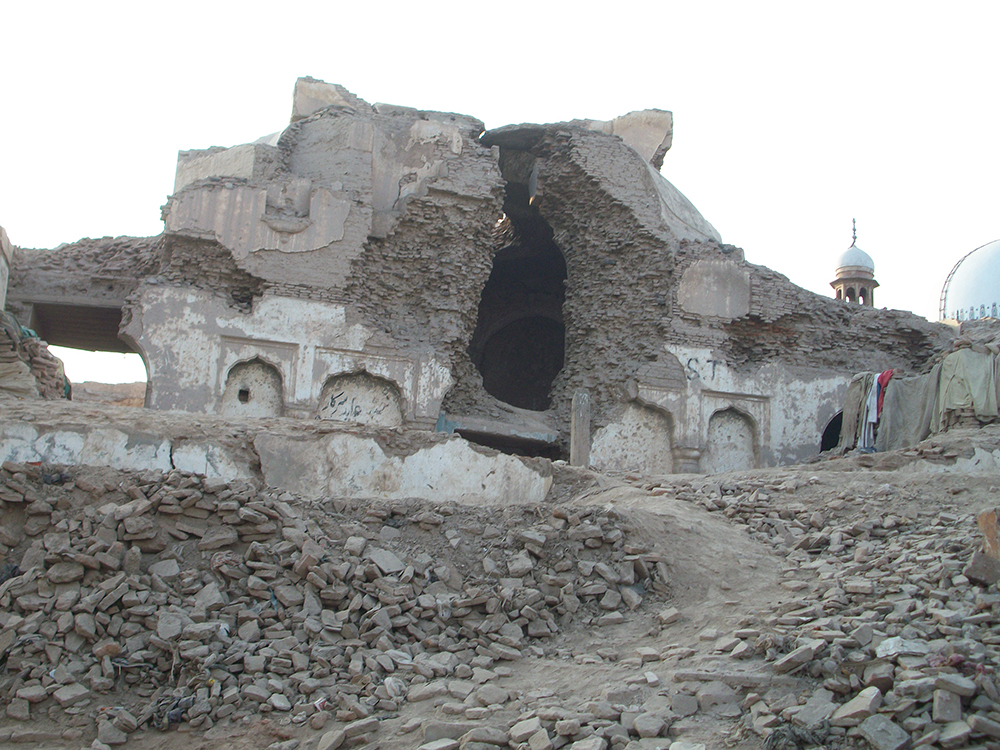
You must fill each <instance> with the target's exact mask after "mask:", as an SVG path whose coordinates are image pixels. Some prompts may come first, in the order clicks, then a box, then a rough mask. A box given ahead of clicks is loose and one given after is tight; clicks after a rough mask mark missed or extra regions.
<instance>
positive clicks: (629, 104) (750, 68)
mask: <svg viewBox="0 0 1000 750" xmlns="http://www.w3.org/2000/svg"><path fill="white" fill-rule="evenodd" d="M361 5H362V3H355V4H346V3H339V2H322V3H311V2H300V3H288V4H283V5H282V4H277V3H273V2H269V3H256V2H240V3H214V2H211V1H210V0H202V1H201V2H197V3H195V2H187V1H181V2H172V3H168V4H165V5H164V4H148V3H136V2H128V3H102V2H91V3H78V2H73V3H35V4H29V3H21V4H18V5H16V6H12V7H9V8H6V9H5V11H4V58H5V63H4V65H3V68H2V71H0V103H2V112H3V120H2V121H3V124H2V126H0V132H2V133H3V134H4V136H5V137H4V139H3V145H2V146H0V175H2V178H0V225H2V226H3V227H5V228H6V230H7V232H8V234H9V236H10V238H11V241H12V242H13V243H14V244H17V245H21V246H24V247H53V246H56V245H58V244H59V243H62V242H70V241H74V240H76V239H79V238H80V237H85V236H89V237H100V236H104V235H121V234H131V235H153V234H158V233H159V232H160V230H161V228H162V224H161V223H160V211H159V207H160V206H161V205H162V204H163V203H164V202H165V199H166V197H167V195H168V194H169V193H170V192H171V190H172V187H173V179H174V168H175V164H176V157H177V151H178V150H181V149H192V148H205V147H208V146H231V145H235V144H238V143H245V142H248V141H252V140H255V139H257V138H258V137H260V136H262V135H265V134H268V133H272V132H275V131H278V130H281V129H282V128H283V127H285V126H286V125H287V124H288V116H289V114H290V110H291V95H292V88H293V86H294V83H295V79H296V78H297V77H299V76H306V75H311V76H313V77H315V78H320V79H323V80H326V81H330V82H335V83H340V84H342V85H344V86H346V87H347V88H348V89H350V90H351V91H353V92H354V93H356V94H357V95H358V96H360V97H362V98H364V99H366V100H367V101H369V102H389V103H394V104H403V105H408V106H414V107H418V108H422V109H438V110H445V111H454V112H462V113H465V114H470V115H474V116H476V117H479V118H480V119H482V120H483V121H484V122H485V123H486V126H487V127H488V128H491V127H498V126H501V125H505V124H509V123H516V122H557V121H562V120H569V119H573V118H595V119H609V118H611V117H614V116H616V115H619V114H624V113H625V112H628V111H630V110H635V109H643V108H653V107H655V108H661V109H669V110H671V111H673V113H674V145H673V148H672V150H671V151H670V152H669V153H668V154H667V157H666V159H665V161H664V165H663V170H662V172H663V174H664V176H665V177H666V178H667V179H669V180H670V181H671V182H673V183H674V184H675V185H676V186H677V187H678V188H679V189H680V190H681V191H682V192H683V193H684V194H685V195H687V196H688V198H690V199H691V200H692V202H693V203H694V204H695V205H696V206H697V207H698V209H699V210H700V211H701V212H702V214H703V215H704V216H705V218H706V219H708V220H709V221H710V222H712V223H713V224H714V225H715V227H716V228H717V229H718V230H719V232H720V233H721V234H722V238H723V240H724V241H725V242H727V243H731V244H733V245H737V246H739V247H742V248H743V249H744V250H745V252H746V257H747V259H748V260H749V261H750V262H753V263H759V264H762V265H766V266H769V267H771V268H773V269H775V270H777V271H779V272H781V273H783V274H785V275H787V276H788V277H789V278H791V279H792V281H794V282H795V283H797V284H800V285H801V286H804V287H806V288H808V289H811V290H813V291H815V292H818V293H820V294H824V295H827V294H830V292H831V290H830V287H829V282H830V280H831V279H832V278H833V273H834V266H835V264H836V259H837V257H838V256H839V255H840V253H841V252H843V251H844V250H845V249H846V248H847V247H848V246H849V245H850V244H851V219H852V218H857V222H858V246H859V247H861V248H862V249H864V250H865V251H866V252H868V253H869V254H870V255H871V256H872V258H873V259H874V261H875V267H876V278H877V279H878V281H879V282H880V283H881V285H882V286H881V288H880V289H878V290H877V291H876V293H875V302H876V305H877V306H879V307H883V306H886V307H893V308H901V309H908V310H913V311H915V312H917V313H919V314H921V315H925V316H927V317H929V318H931V319H936V317H937V308H938V296H939V294H940V291H941V286H942V283H943V281H944V279H945V276H946V275H947V273H948V271H949V270H950V269H951V267H952V266H953V265H954V264H955V262H956V261H958V260H959V259H960V258H961V257H962V256H963V255H964V254H965V253H967V252H969V251H970V250H972V249H974V248H976V247H978V246H979V245H982V244H984V243H986V242H989V241H991V240H994V239H997V238H998V237H1000V215H998V206H1000V181H998V180H997V177H996V175H997V173H998V168H1000V138H998V136H997V124H998V123H1000V96H998V95H997V91H998V81H997V78H998V64H997V52H996V46H997V42H996V33H997V29H998V28H1000V3H996V2H960V1H959V2H955V3H949V4H947V5H946V4H944V3H940V2H938V3H933V4H932V3H929V2H877V1H874V0H867V1H866V2H836V3H832V2H828V3H822V2H801V1H797V2H766V1H763V2H746V1H744V0H741V1H733V2H710V1H709V2H704V1H698V2H695V1H694V0H692V1H690V2H656V3H653V2H649V3H642V2H628V1H620V2H614V3H601V4H587V3H566V2H560V3H550V2H545V0H536V1H535V2H507V3H461V4H458V3H453V2H448V1H446V0H442V1H441V2H437V3H412V2H406V3H395V2H380V3H371V4H368V5H369V8H370V9H366V8H361V7H360V6H361Z"/></svg>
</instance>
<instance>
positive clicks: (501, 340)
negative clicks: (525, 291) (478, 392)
mask: <svg viewBox="0 0 1000 750" xmlns="http://www.w3.org/2000/svg"><path fill="white" fill-rule="evenodd" d="M565 346H566V331H565V328H564V327H563V324H562V323H561V322H559V321H557V320H552V319H551V318H546V317H543V316H541V315H533V316H531V317H525V318H520V319H518V320H515V321H513V322H511V323H509V324H507V325H506V326H504V327H503V328H501V329H500V330H499V331H497V332H496V333H494V334H493V335H492V336H490V337H489V339H487V341H486V343H485V344H484V345H483V351H482V355H481V357H480V359H479V362H478V363H477V364H478V366H479V371H480V373H482V376H483V387H485V388H486V391H487V393H490V394H492V395H493V396H496V397H497V398H498V399H500V400H501V401H504V402H505V403H508V404H510V405H511V406H517V407H519V408H521V409H530V410H532V411H544V410H545V409H548V408H549V404H550V403H551V399H550V398H549V390H550V389H551V388H552V381H554V380H555V378H556V375H558V374H559V371H560V370H562V367H563V355H564V350H565Z"/></svg>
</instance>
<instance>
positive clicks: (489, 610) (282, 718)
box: [0, 427, 1000, 750]
mask: <svg viewBox="0 0 1000 750" xmlns="http://www.w3.org/2000/svg"><path fill="white" fill-rule="evenodd" d="M998 462H1000V430H998V429H997V428H996V427H991V428H986V429H982V430H958V431H954V432H951V433H946V434H945V435H942V436H937V437H936V438H934V439H933V440H931V441H927V442H925V443H924V444H921V446H918V447H917V448H915V449H910V450H908V451H902V452H897V453H891V454H875V455H868V456H856V457H846V458H839V459H836V460H832V461H825V462H820V463H817V464H814V465H811V466H805V467H798V468H796V469H780V470H765V471H756V472H750V473H740V474H728V475H719V476H715V477H703V476H698V477H694V476H664V477H631V476H622V477H607V476H602V475H598V474H595V473H593V472H589V471H583V470H577V469H570V468H568V467H564V466H556V468H555V484H554V486H553V488H552V490H551V492H550V494H549V500H548V502H546V503H545V504H543V505H540V506H537V507H525V506H517V507H510V508H482V507H468V506H462V505H456V504H454V503H433V502H425V501H412V502H393V503H380V502H372V503H366V502H357V501H345V500H339V499H336V498H334V499H329V500H324V501H305V500H302V499H300V498H296V497H293V496H291V495H290V494H288V493H283V494H282V493H278V492H276V491H273V490H269V489H267V488H262V487H259V486H257V485H255V484H253V483H251V482H243V483H232V484H226V483H224V482H222V481H218V480H208V479H204V478H201V477H198V476H193V475H188V474H184V473H181V472H171V473H168V474H163V473H160V472H152V471H149V472H144V473H143V472H140V473H130V472H118V471H114V470H110V469H99V468H94V467H65V466H49V465H41V466H36V465H19V464H12V463H7V464H4V465H3V468H2V470H0V478H2V487H0V502H2V504H3V508H2V516H0V544H2V545H3V547H2V548H0V552H2V554H3V560H4V563H5V569H4V571H2V572H0V578H5V579H6V580H5V581H4V582H3V583H2V584H0V627H2V631H0V659H3V660H4V666H3V672H2V674H0V700H2V701H3V704H4V710H5V712H6V715H5V718H4V721H2V722H0V743H3V744H7V743H10V744H12V745H13V746H24V747H29V746H41V747H67V748H82V747H101V746H102V743H103V744H104V745H106V746H117V745H121V744H127V746H128V747H131V748H179V747H182V746H183V747H189V746H192V745H193V746H194V747H204V748H233V750H237V749H242V748H263V747H275V748H279V749H280V750H292V748H295V747H301V748H309V749H312V748H320V750H330V749H331V748H337V747H370V748H374V747H382V748H418V747H427V748H434V749H436V750H444V749H446V748H452V747H463V748H468V749H469V750H494V749H495V748H497V747H501V746H502V747H513V748H519V747H527V748H530V750H546V749H547V748H563V747H568V748H572V749H573V750H603V749H604V748H614V749H616V750H621V749H622V748H632V749H633V750H635V749H643V748H645V749H652V748H661V747H662V748H667V747H670V746H671V744H674V745H675V750H683V748H685V747H692V745H696V744H698V743H702V744H704V745H705V746H706V747H744V748H756V747H761V746H762V745H765V746H767V747H769V748H780V747H788V748H791V747H807V746H811V745H815V746H823V747H865V746H866V745H867V744H870V745H871V746H873V747H877V748H879V749H880V750H882V749H883V748H884V749H886V750H888V748H897V747H904V746H905V745H906V743H917V742H920V743H922V744H923V745H924V746H926V747H945V748H948V747H963V746H973V747H976V746H978V747H984V746H989V744H990V743H996V742H998V741H1000V695H998V694H997V684H996V681H995V680H996V676H995V674H994V671H993V670H994V667H995V665H996V664H997V663H998V659H997V647H998V645H1000V626H998V624H997V617H996V616H997V613H998V611H1000V597H998V595H997V589H996V584H993V585H991V586H983V585H979V584H977V583H974V582H973V581H970V579H969V577H968V576H967V575H965V574H964V573H963V571H964V570H965V568H966V565H967V564H968V563H969V561H970V559H971V558H972V556H973V553H974V552H975V550H976V549H978V547H979V546H980V543H981V536H980V532H979V531H978V529H977V528H976V523H975V519H976V514H977V513H978V512H979V511H982V510H985V509H988V508H991V507H994V506H996V505H997V502H996V501H997V489H998V486H1000V473H998V471H997V465H998ZM15 566H16V567H15ZM765 738H766V739H765ZM685 743H691V744H685Z"/></svg>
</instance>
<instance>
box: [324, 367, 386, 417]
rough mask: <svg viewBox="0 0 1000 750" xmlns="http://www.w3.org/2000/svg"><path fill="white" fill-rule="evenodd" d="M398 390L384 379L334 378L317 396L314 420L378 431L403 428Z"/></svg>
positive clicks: (362, 374)
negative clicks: (373, 427)
mask: <svg viewBox="0 0 1000 750" xmlns="http://www.w3.org/2000/svg"><path fill="white" fill-rule="evenodd" d="M401 404H402V398H401V396H400V393H399V388H398V387H397V386H396V384H395V383H392V382H390V381H388V380H385V379H384V378H379V377H376V376H374V375H369V374H368V373H367V372H357V373H351V374H344V375H334V376H333V377H331V378H330V379H328V380H327V381H326V383H325V384H324V385H323V390H322V391H321V392H320V397H319V408H318V410H317V414H316V416H317V418H318V419H326V420H330V421H333V422H358V423H360V424H370V425H375V426H378V427H399V426H400V425H402V424H403V409H402V406H401Z"/></svg>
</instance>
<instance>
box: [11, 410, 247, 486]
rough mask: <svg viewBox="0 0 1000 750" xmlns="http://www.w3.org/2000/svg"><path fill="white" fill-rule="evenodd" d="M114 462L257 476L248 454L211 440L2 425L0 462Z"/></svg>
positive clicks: (133, 467) (128, 467)
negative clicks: (251, 467)
mask: <svg viewBox="0 0 1000 750" xmlns="http://www.w3.org/2000/svg"><path fill="white" fill-rule="evenodd" d="M3 461H14V462H17V463H37V462H42V463H47V464H58V465H82V466H108V467H110V468H112V469H119V470H124V471H144V470H147V469H154V470H159V471H164V472H167V471H171V470H172V469H177V470H179V471H189V472H192V473H195V474H199V475H202V476H206V477H210V478H219V479H225V480H226V481H233V480H236V479H253V478H254V476H253V474H252V472H251V471H250V468H249V465H248V462H247V461H246V458H245V457H243V456H239V455H236V454H235V453H234V452H233V451H230V450H229V449H227V448H225V447H223V446H221V445H219V444H217V443H214V442H211V441H189V440H177V441H172V440H169V439H167V438H163V437H159V436H155V435H152V434H148V433H143V432H139V431H136V430H127V429H126V430H122V429H116V428H111V427H83V426H81V427H73V428H63V429H45V428H36V427H34V426H32V425H30V424H24V423H16V422H15V423H10V422H7V423H0V463H2V462H3Z"/></svg>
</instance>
